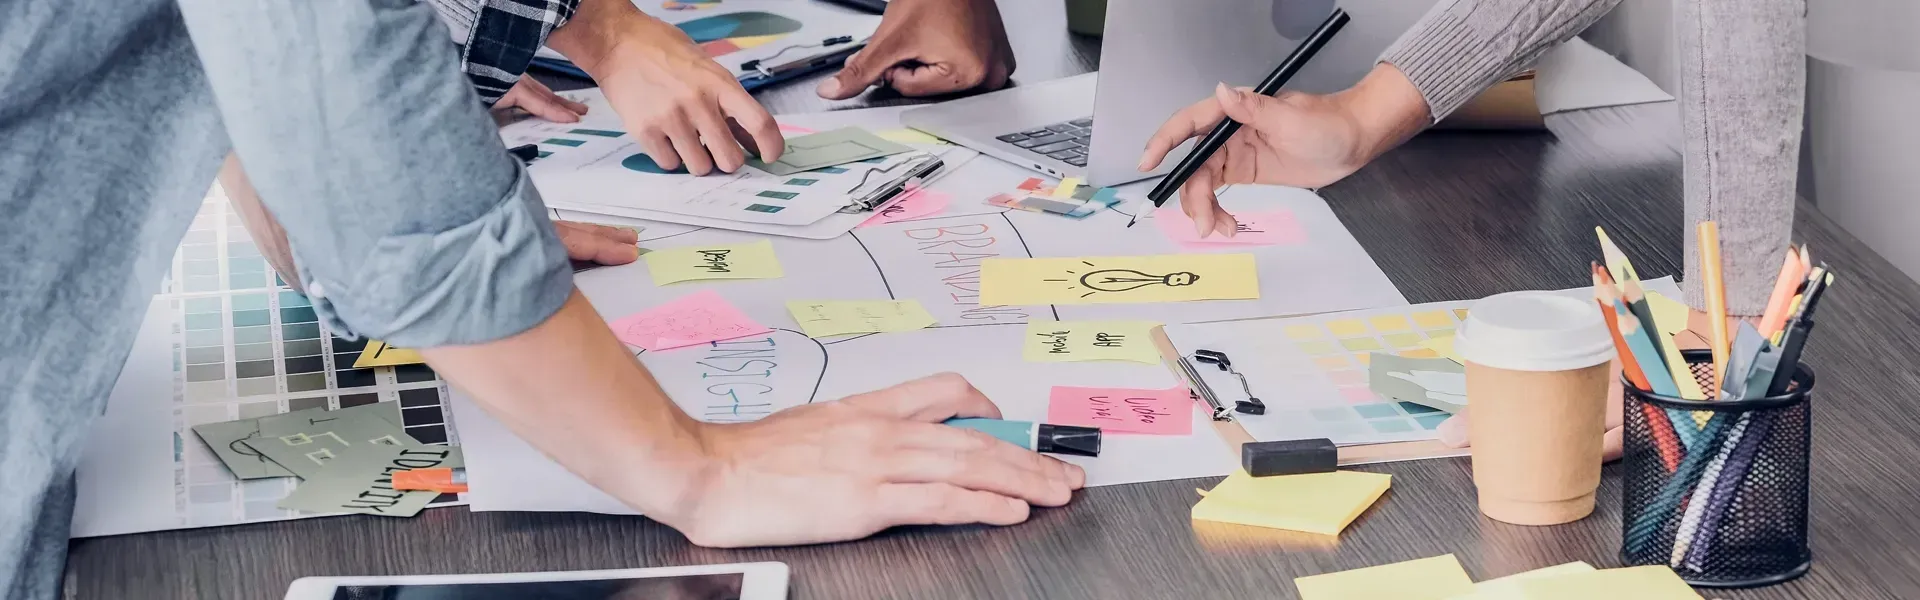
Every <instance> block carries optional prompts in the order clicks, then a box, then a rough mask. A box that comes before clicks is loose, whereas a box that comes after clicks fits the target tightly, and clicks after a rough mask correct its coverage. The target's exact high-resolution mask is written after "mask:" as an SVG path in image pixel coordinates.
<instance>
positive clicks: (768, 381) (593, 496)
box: [453, 297, 1237, 514]
mask: <svg viewBox="0 0 1920 600" xmlns="http://www.w3.org/2000/svg"><path fill="white" fill-rule="evenodd" d="M736 298H737V297H736ZM1025 331H1026V330H1025V328H1024V327H1021V326H1018V325H984V326H976V327H946V328H940V329H928V330H921V331H915V332H908V333H897V334H880V335H867V336H855V337H849V338H842V339H838V340H812V339H809V338H807V337H806V336H805V335H802V334H800V333H799V332H798V331H797V330H796V329H795V328H792V327H791V326H787V327H784V328H779V329H776V331H774V332H773V333H772V334H769V335H767V336H765V337H764V338H762V337H754V338H748V339H743V340H732V341H730V342H724V343H721V344H716V345H712V346H707V347H697V348H687V349H681V350H669V351H666V352H658V353H654V352H649V353H643V354H642V355H641V356H640V359H641V361H642V362H644V363H645V364H646V365H647V367H648V368H649V369H651V370H652V371H653V372H654V374H655V375H656V376H657V377H659V378H660V380H661V383H662V385H663V386H665V387H666V389H667V393H668V394H669V395H670V396H672V397H673V398H674V401H675V402H677V403H679V405H680V407H681V408H682V409H684V410H686V411H687V412H688V413H689V414H691V415H693V416H694V417H696V418H700V419H702V420H705V421H712V422H727V421H735V420H749V419H755V418H760V417H762V416H764V415H766V414H768V412H769V411H772V410H778V409H785V408H791V407H793V406H799V405H803V404H808V403H811V402H826V401H830V400H833V399H837V398H842V397H846V396H850V395H853V394H858V393H861V392H866V391H871V390H874V389H879V388H883V387H886V386H889V385H893V384H896V383H899V382H902V381H906V380H909V379H913V378H917V377H922V376H926V375H933V374H936V373H941V372H946V371H952V372H957V373H960V374H961V375H964V376H966V377H967V379H968V380H969V381H971V382H973V384H974V386H976V387H978V388H980V391H981V392H983V393H985V394H986V395H987V397H988V398H992V399H993V400H994V402H995V403H996V404H998V405H999V406H1000V410H1001V412H1002V414H1003V416H1005V418H1008V419H1015V420H1023V421H1044V420H1045V419H1046V414H1047V397H1048V396H1047V395H1048V391H1049V390H1050V389H1051V388H1052V386H1055V385H1078V386H1111V387H1135V388H1155V389H1162V388H1167V387H1171V386H1173V385H1175V384H1176V383H1177V382H1178V380H1177V379H1176V378H1175V377H1174V376H1173V375H1172V373H1170V372H1168V371H1167V370H1166V369H1165V368H1162V367H1159V366H1155V365H1145V364H1137V363H1125V362H1083V363H1030V362H1025V361H1024V360H1022V359H1021V357H1020V352H1019V348H1020V342H1021V339H1020V338H1021V337H1022V336H1024V335H1025ZM734 371H742V372H767V373H771V375H770V376H767V377H757V378H746V379H737V378H732V377H729V378H726V379H724V380H720V381H723V383H714V381H716V380H715V379H710V378H705V376H710V375H725V374H736V373H733V372H734ZM453 410H454V419H455V422H457V423H458V424H459V427H460V431H461V435H462V438H463V440H464V441H465V451H466V459H467V478H468V482H469V485H470V486H471V488H472V493H470V494H468V500H469V501H470V506H471V508H472V510H529V511H586V512H602V513H613V514H634V513H635V511H633V510H632V509H631V508H629V507H626V506H625V505H623V504H621V503H619V502H618V501H615V500H614V499H613V498H611V497H610V496H608V495H607V494H605V493H603V492H600V491H598V490H595V489H594V488H593V487H592V486H590V485H588V484H586V483H585V482H583V481H581V480H580V479H579V478H578V477H575V476H574V475H573V474H571V473H569V472H567V471H566V470H565V469H564V468H562V467H560V466H559V465H558V464H556V463H554V462H553V461H551V460H549V459H547V458H546V457H545V456H544V455H542V454H540V453H539V452H538V451H536V450H534V449H533V447H532V446H530V445H528V444H527V443H526V442H524V441H522V440H520V439H519V438H517V437H514V436H513V435H512V434H511V433H510V432H508V431H507V430H506V428H505V427H503V426H501V425H500V424H499V423H498V422H497V421H494V420H493V419H492V418H491V417H490V416H488V415H487V414H486V413H485V412H484V411H482V410H480V409H479V408H478V407H477V406H475V405H473V403H472V402H471V400H469V399H467V398H465V397H463V396H459V395H458V394H456V398H455V401H454V409H453ZM1193 410H1195V411H1196V414H1195V415H1194V419H1195V421H1194V428H1193V433H1192V434H1191V435H1185V436H1157V435H1129V434H1121V433H1110V434H1107V435H1106V436H1105V439H1104V440H1103V442H1104V443H1103V448H1102V449H1101V454H1100V456H1099V457H1098V458H1086V457H1077V456H1062V457H1060V458H1061V459H1062V460H1066V461H1068V462H1072V463H1075V464H1078V465H1080V466H1081V467H1083V468H1085V469H1086V470H1087V484H1088V485H1095V486H1098V485H1116V484H1123V483H1137V482H1142V481H1158V480H1165V479H1184V478H1191V477H1212V476H1220V475H1226V474H1227V473H1228V472H1230V471H1231V470H1232V469H1234V468H1235V465H1236V463H1237V461H1236V460H1235V459H1234V457H1233V455H1232V452H1231V451H1230V450H1229V448H1228V447H1227V445H1226V441H1225V440H1224V439H1222V438H1221V437H1220V435H1219V433H1218V432H1217V431H1216V430H1214V428H1213V427H1211V426H1209V425H1208V421H1207V420H1206V418H1205V416H1204V415H1203V414H1200V413H1199V412H1198V408H1197V406H1196V407H1195V408H1194V409H1193Z"/></svg>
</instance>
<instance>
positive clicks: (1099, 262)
mask: <svg viewBox="0 0 1920 600" xmlns="http://www.w3.org/2000/svg"><path fill="white" fill-rule="evenodd" d="M1259 297H1260V276H1259V273H1258V272H1257V271H1255V270H1254V263H1253V255H1252V254H1174V255H1166V256H1095V257H1085V258H989V259H986V260H983V261H980V305H981V306H1028V305H1037V304H1105V303H1127V302H1181V301H1187V300H1240V299H1247V298H1259Z"/></svg>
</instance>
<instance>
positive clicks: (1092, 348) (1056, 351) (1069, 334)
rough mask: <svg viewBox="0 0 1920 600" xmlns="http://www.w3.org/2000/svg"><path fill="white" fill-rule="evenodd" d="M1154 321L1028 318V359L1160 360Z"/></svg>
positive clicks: (1029, 360) (1024, 354) (1032, 360)
mask: <svg viewBox="0 0 1920 600" xmlns="http://www.w3.org/2000/svg"><path fill="white" fill-rule="evenodd" d="M1159 325H1160V324H1159V323H1155V322H1153V321H1028V322H1027V341H1026V348H1025V349H1024V350H1022V351H1021V355H1022V356H1024V357H1025V358H1026V359H1027V361H1028V362H1073V361H1082V360H1131V361H1135V362H1143V363H1147V364H1154V365H1157V364H1160V348H1159V347H1158V346H1157V345H1155V344H1154V343H1153V328H1154V327H1158V326H1159Z"/></svg>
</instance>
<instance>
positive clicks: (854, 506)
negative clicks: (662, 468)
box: [656, 373, 1086, 547]
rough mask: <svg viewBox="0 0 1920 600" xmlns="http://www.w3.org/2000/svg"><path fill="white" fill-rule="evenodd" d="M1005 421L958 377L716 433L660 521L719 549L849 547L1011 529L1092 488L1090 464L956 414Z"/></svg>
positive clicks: (717, 427)
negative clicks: (1035, 509) (890, 533)
mask: <svg viewBox="0 0 1920 600" xmlns="http://www.w3.org/2000/svg"><path fill="white" fill-rule="evenodd" d="M956 416H958V417H992V418H998V417H999V416H1000V411H999V409H998V408H995V407H994V405H993V402H992V401H990V400H988V399H987V397H986V396H984V395H981V393H980V391H979V390H976V389H974V387H973V385H972V384H969V383H967V380H966V379H965V378H963V377H961V376H959V375H955V374H952V373H947V374H941V375H934V376H932V377H926V378H922V379H916V380H913V381H909V382H906V383H903V384H900V385H896V386H893V387H890V388H886V389H883V390H879V391H874V392H869V393H865V394H860V395H857V396H850V397H847V398H845V399H842V400H839V401H835V402H823V403H817V404H810V405H807V406H801V407H797V408H792V409H788V410H784V411H781V412H779V413H776V414H774V415H773V416H770V417H767V418H765V419H761V420H759V421H756V422H753V423H740V424H712V425H705V426H703V427H702V429H701V430H700V433H699V434H698V435H699V436H700V437H701V445H702V446H703V447H704V448H706V449H707V452H708V454H709V455H710V456H711V457H712V460H711V464H710V466H709V467H707V468H705V469H703V470H702V471H701V472H700V473H699V475H697V476H696V477H694V478H693V480H692V481H693V483H692V486H691V488H690V489H689V490H688V491H687V493H685V494H683V495H682V496H681V501H680V503H679V510H676V511H672V513H671V514H666V515H659V516H656V518H658V519H660V520H661V521H662V522H664V523H666V524H668V525H671V526H673V527H674V528H675V529H678V530H680V532H681V533H684V534H686V536H687V539H688V540H690V541H692V542H693V543H694V544H697V545H701V546H710V547H740V546H768V545H786V544H812V543H821V542H833V541H840V540H850V539H856V538H861V537H866V536H868V535H872V534H874V533H876V532H879V531H880V530H883V529H886V528H888V527H893V526H897V525H921V524H940V525H957V524H966V523H986V524H992V525H1012V524H1015V523H1019V522H1022V521H1025V520H1026V519H1027V516H1028V511H1029V505H1030V504H1031V505H1039V506H1060V505H1064V504H1066V503H1067V501H1068V500H1069V499H1071V498H1072V496H1073V490H1076V489H1079V488H1080V487H1081V486H1082V485H1084V484H1085V482H1086V475H1085V474H1084V473H1083V472H1082V471H1081V470H1080V468H1079V467H1076V466H1073V465H1070V464H1067V463H1064V462H1061V461H1059V460H1056V459H1053V458H1050V457H1046V456H1042V455H1040V454H1036V453H1034V452H1031V451H1028V450H1026V449H1023V448H1019V447H1017V446H1014V445H1012V444H1008V443H1006V442H1003V441H1000V440H998V439H995V438H993V437H992V436H989V435H986V434H983V433H980V432H978V431H972V430H967V429H959V428H955V427H949V426H946V425H941V424H940V422H941V421H944V420H946V419H948V418H951V417H956Z"/></svg>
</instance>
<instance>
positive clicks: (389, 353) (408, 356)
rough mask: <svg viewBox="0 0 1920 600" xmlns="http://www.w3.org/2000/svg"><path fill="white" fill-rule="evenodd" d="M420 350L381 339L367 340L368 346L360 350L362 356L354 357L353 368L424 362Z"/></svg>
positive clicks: (425, 360)
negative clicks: (393, 344) (396, 346)
mask: <svg viewBox="0 0 1920 600" xmlns="http://www.w3.org/2000/svg"><path fill="white" fill-rule="evenodd" d="M426 362H427V359H425V358H421V357H420V353H419V352H414V351H412V350H408V349H406V348H395V347H393V346H388V345H387V343H386V342H382V341H380V340H367V347H366V349H363V350H361V351H360V358H357V359H354V361H353V368H355V369H370V368H373V367H392V366H398V365H418V364H424V363H426Z"/></svg>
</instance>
